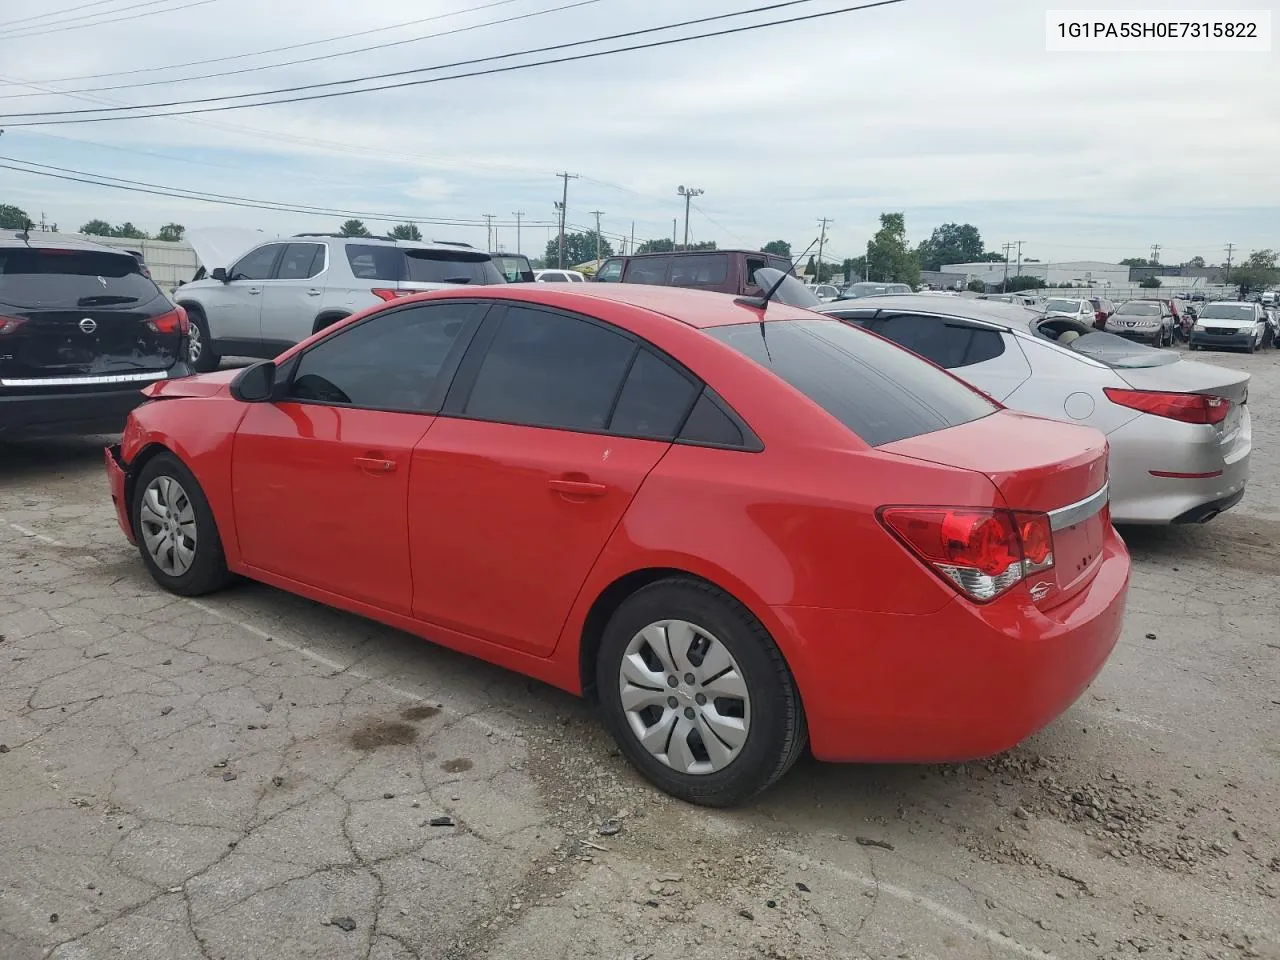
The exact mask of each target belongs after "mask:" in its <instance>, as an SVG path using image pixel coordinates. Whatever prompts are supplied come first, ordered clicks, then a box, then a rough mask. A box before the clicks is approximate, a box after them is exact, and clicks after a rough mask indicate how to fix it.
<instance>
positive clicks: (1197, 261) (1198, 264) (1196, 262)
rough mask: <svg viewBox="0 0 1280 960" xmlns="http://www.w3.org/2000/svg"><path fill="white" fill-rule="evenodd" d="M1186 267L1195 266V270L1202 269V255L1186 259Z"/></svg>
mask: <svg viewBox="0 0 1280 960" xmlns="http://www.w3.org/2000/svg"><path fill="white" fill-rule="evenodd" d="M1187 266H1188V267H1195V268H1196V269H1197V270H1202V269H1204V257H1192V258H1191V259H1190V260H1188V261H1187Z"/></svg>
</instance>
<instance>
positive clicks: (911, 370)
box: [106, 272, 1129, 806]
mask: <svg viewBox="0 0 1280 960" xmlns="http://www.w3.org/2000/svg"><path fill="white" fill-rule="evenodd" d="M775 276H779V277H781V275H780V274H778V273H777V272H775ZM781 279H789V280H792V281H793V282H794V283H795V285H796V286H799V283H798V281H795V280H794V278H793V277H781ZM931 302H932V301H931ZM1050 346H1051V345H1050ZM147 393H148V396H149V398H150V400H149V402H148V403H146V404H144V405H143V406H142V407H140V408H139V409H137V410H136V411H134V413H133V415H132V416H131V418H130V420H129V423H128V426H127V428H126V429H125V432H124V435H123V437H122V438H121V441H120V443H119V444H118V445H116V446H113V447H111V448H109V449H108V450H107V452H106V469H107V473H108V476H109V479H110V490H111V498H112V500H113V502H114V504H115V510H116V513H117V516H118V519H119V523H120V526H121V528H122V529H123V531H124V534H125V536H126V537H127V538H128V539H129V540H130V541H132V542H135V543H136V544H137V545H138V548H139V551H140V554H141V557H142V561H143V563H144V564H145V565H146V567H147V569H148V570H149V572H150V574H151V576H152V577H153V578H154V579H155V581H156V582H157V583H158V584H159V585H160V586H161V587H163V588H164V589H166V590H169V591H172V592H175V593H178V594H183V595H198V594H203V593H208V592H210V591H213V590H217V589H219V588H220V587H223V586H225V585H227V584H228V583H229V582H230V580H231V579H232V577H233V575H235V574H240V575H243V576H246V577H250V578H252V579H255V580H259V581H262V582H264V583H268V584H272V585H274V586H276V587H279V588H281V589H284V590H288V591H290V592H293V593H298V594H301V595H303V596H306V597H310V598H312V599H314V600H317V601H320V602H323V603H328V604H332V605H334V606H337V607H341V608H343V609H346V610H349V611H352V612H355V613H358V614H362V615H364V616H368V617H371V618H374V619H376V620H379V621H381V622H383V623H387V624H390V625H393V626H395V627H398V628H400V629H403V630H407V631H409V632H411V633H414V634H417V635H419V636H422V637H424V638H428V639H430V640H433V641H435V642H437V643H440V644H443V645H445V646H448V647H452V648H454V649H456V650H460V651H463V652H466V653H469V654H473V655H476V656H479V657H483V658H484V659H487V660H490V661H492V662H494V663H497V664H500V665H502V666H504V667H507V668H509V669H512V670H517V671H520V672H522V673H525V674H528V675H530V676H532V677H535V678H538V679H540V680H542V681H545V682H547V683H550V684H554V685H555V686H558V687H562V688H564V689H566V690H569V691H572V692H574V693H584V694H586V695H588V696H590V697H592V698H594V699H595V700H597V701H598V703H599V705H600V709H601V712H602V714H603V718H604V721H605V722H606V724H607V725H608V727H609V728H610V730H611V731H612V733H613V735H614V736H615V737H616V738H617V741H618V743H619V745H620V747H621V749H622V751H623V752H624V753H625V754H626V755H627V757H628V758H629V759H630V760H631V761H632V762H633V763H634V764H635V765H636V766H637V767H638V768H639V769H640V770H641V771H642V772H643V773H644V775H645V776H647V777H649V778H650V779H651V780H652V781H653V782H654V783H656V784H657V785H659V786H660V787H661V788H662V789H664V790H666V791H668V792H670V793H671V794H673V795H675V796H677V797H681V798H683V799H685V800H688V801H692V802H695V803H702V804H708V805H713V806H725V805H730V804H735V803H739V802H741V801H743V800H745V799H747V798H749V797H751V796H753V795H754V794H756V793H758V792H759V791H761V790H763V789H765V788H766V787H768V786H769V785H770V784H771V783H773V782H774V781H776V780H777V779H778V778H779V777H781V776H782V775H783V774H784V773H785V772H786V770H787V769H788V768H789V767H790V766H791V765H792V764H793V763H794V762H795V760H796V759H797V758H798V757H799V756H800V755H801V753H802V752H803V751H804V749H805V746H806V743H808V744H809V745H811V747H812V751H813V753H814V755H815V756H817V757H818V758H819V759H823V760H829V761H876V762H879V761H909V762H916V761H943V760H960V759H964V758H970V757H977V756H983V755H988V754H992V753H995V752H998V751H1001V750H1004V749H1006V748H1007V747H1009V746H1011V745H1012V744H1014V743H1017V742H1018V741H1020V740H1022V739H1023V738H1025V737H1026V736H1028V735H1029V734H1031V733H1032V732H1034V731H1036V730H1038V729H1040V728H1041V727H1043V726H1044V725H1045V724H1047V723H1049V722H1050V721H1051V720H1053V719H1054V718H1055V717H1057V716H1058V715H1059V714H1061V713H1062V712H1063V711H1064V710H1065V709H1066V708H1067V707H1068V706H1069V705H1070V704H1071V703H1072V702H1074V701H1075V700H1076V698H1077V697H1079V695H1080V694H1081V692H1082V691H1083V690H1084V689H1085V688H1086V687H1087V686H1088V684H1089V683H1090V682H1091V680H1092V679H1093V677H1094V676H1095V675H1096V674H1097V673H1098V671H1099V670H1100V669H1101V667H1102V665H1103V663H1104V662H1105V661H1106V659H1107V657H1108V655H1109V653H1110V652H1111V650H1112V648H1113V646H1114V644H1115V642H1116V639H1117V636H1118V634H1119V631H1120V627H1121V618H1122V614H1123V610H1124V605H1125V597H1126V592H1127V587H1128V579H1129V558H1128V554H1127V552H1126V550H1125V546H1124V544H1123V542H1122V541H1121V540H1120V538H1119V537H1118V536H1117V535H1116V533H1115V531H1114V529H1113V528H1112V525H1111V520H1110V515H1109V512H1108V502H1109V487H1108V482H1107V444H1106V440H1105V439H1104V438H1103V436H1102V435H1101V434H1100V433H1098V432H1097V431H1095V430H1092V429H1089V428H1087V427H1082V426H1076V425H1071V424H1065V423H1057V422H1054V421H1050V420H1042V419H1039V418H1035V417H1029V416H1026V415H1025V414H1019V413H1014V412H1012V411H1008V410H1004V409H1002V408H1001V407H1000V405H999V404H996V403H994V402H992V401H991V400H989V399H987V398H986V397H984V396H982V395H981V394H980V393H978V392H977V391H975V390H973V389H972V388H970V387H968V386H966V385H965V384H964V383H962V382H961V381H960V380H958V379H956V378H955V377H953V376H952V375H951V374H949V373H947V372H945V371H943V370H939V369H938V368H937V367H935V366H933V365H932V364H930V363H928V362H926V361H924V360H921V359H920V358H918V357H916V356H914V355H912V354H911V353H910V352H908V351H906V350H902V349H900V348H898V347H897V346H895V345H893V344H892V343H889V342H888V341H886V340H884V339H882V338H880V337H876V336H872V335H870V334H868V333H866V332H865V331H862V330H859V329H856V328H854V327H850V326H847V325H845V324H843V323H840V322H838V321H836V320H834V319H831V318H827V317H822V316H818V315H815V314H813V313H811V312H808V311H805V310H802V309H796V308H794V307H790V306H785V305H782V304H779V303H776V302H775V303H771V304H767V305H764V304H763V301H762V299H754V300H750V299H734V298H732V297H727V296H723V295H719V294H710V293H703V292H699V291H690V290H680V289H673V288H670V287H660V286H645V285H636V284H625V283H624V284H609V283H605V284H599V283H591V284H559V285H553V284H512V285H507V286H495V287H490V288H487V289H470V288H459V289H455V290H452V291H447V292H446V291H440V292H437V293H433V294H426V295H421V296H415V297H409V298H406V299H403V300H399V301H397V302H394V303H388V304H385V305H383V306H381V307H378V308H375V309H373V310H370V311H368V312H366V313H364V314H362V315H359V316H356V317H352V318H349V319H348V320H346V321H342V322H340V323H338V324H337V325H335V326H333V327H330V328H328V329H326V330H323V331H321V332H320V333H318V334H317V335H315V336H313V337H311V338H309V339H308V340H306V341H305V342H303V343H302V344H300V345H298V346H296V347H294V348H292V349H290V350H288V351H286V352H285V353H284V354H283V355H281V356H280V357H278V358H277V359H276V360H274V361H267V362H263V363H259V364H255V365H254V366H251V367H248V368H246V369H244V370H241V371H231V370H226V371H219V372H217V373H212V374H207V375H203V376H196V377H191V378H188V379H186V380H183V381H172V382H165V383H164V384H162V385H159V386H156V387H154V388H151V389H149V390H148V391H147Z"/></svg>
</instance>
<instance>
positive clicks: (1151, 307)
mask: <svg viewBox="0 0 1280 960" xmlns="http://www.w3.org/2000/svg"><path fill="white" fill-rule="evenodd" d="M1116 314H1117V316H1125V317H1158V316H1160V304H1158V303H1150V302H1147V303H1143V302H1142V301H1139V300H1130V301H1129V302H1128V303H1122V304H1120V309H1119V310H1117V311H1116Z"/></svg>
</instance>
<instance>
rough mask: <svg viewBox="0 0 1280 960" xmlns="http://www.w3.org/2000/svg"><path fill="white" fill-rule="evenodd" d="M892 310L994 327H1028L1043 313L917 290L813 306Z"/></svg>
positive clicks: (834, 309) (820, 309)
mask: <svg viewBox="0 0 1280 960" xmlns="http://www.w3.org/2000/svg"><path fill="white" fill-rule="evenodd" d="M877 309H883V310H893V311H896V312H904V311H905V312H908V313H927V314H932V315H934V316H942V317H958V318H959V319H961V320H977V321H979V322H981V323H989V324H992V325H994V326H999V327H1006V328H1016V329H1022V330H1029V329H1030V328H1031V324H1032V323H1033V322H1034V321H1036V320H1042V319H1043V318H1044V314H1042V313H1040V311H1038V310H1033V309H1031V308H1030V307H1024V306H1022V305H1020V304H1016V303H1002V302H1000V301H999V300H978V299H977V298H971V297H925V296H921V295H920V294H918V293H915V294H912V293H902V294H896V295H894V296H888V297H859V298H858V299H857V300H837V301H836V302H835V303H824V304H823V305H822V306H820V307H814V310H816V311H818V312H819V313H838V312H840V311H842V310H877Z"/></svg>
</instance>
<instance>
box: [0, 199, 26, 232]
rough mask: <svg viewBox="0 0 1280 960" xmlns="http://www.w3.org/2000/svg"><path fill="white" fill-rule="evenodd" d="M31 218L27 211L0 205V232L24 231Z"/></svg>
mask: <svg viewBox="0 0 1280 960" xmlns="http://www.w3.org/2000/svg"><path fill="white" fill-rule="evenodd" d="M30 222H31V218H30V217H28V216H27V211H25V210H23V209H22V208H21V207H15V206H13V204H10V203H0V230H25V229H27V224H28V223H30Z"/></svg>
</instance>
